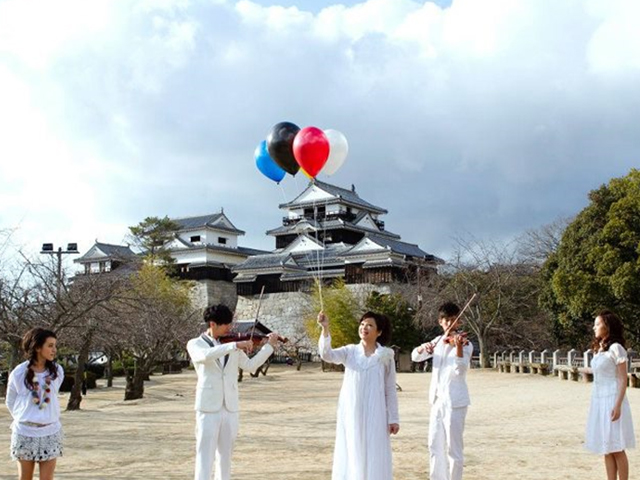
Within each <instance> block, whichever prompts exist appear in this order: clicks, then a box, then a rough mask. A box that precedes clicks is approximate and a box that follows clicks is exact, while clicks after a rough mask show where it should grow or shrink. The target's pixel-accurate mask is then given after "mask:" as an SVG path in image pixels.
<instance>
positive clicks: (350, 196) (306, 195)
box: [279, 180, 388, 214]
mask: <svg viewBox="0 0 640 480" xmlns="http://www.w3.org/2000/svg"><path fill="white" fill-rule="evenodd" d="M334 203H340V204H344V205H349V206H354V207H357V208H360V209H363V210H367V211H369V212H373V213H379V214H384V213H388V212H387V210H385V209H384V208H382V207H378V206H376V205H373V204H372V203H369V202H367V201H365V200H363V199H361V198H360V196H359V195H358V194H357V193H356V191H355V187H352V189H351V190H347V189H346V188H341V187H337V186H335V185H331V184H329V183H325V182H321V181H320V180H315V181H310V182H309V185H308V186H307V188H306V189H305V190H304V191H303V192H302V193H301V194H300V195H298V196H297V197H296V198H294V199H293V200H292V201H290V202H287V203H282V204H280V205H279V207H280V208H282V209H284V208H286V209H289V210H291V209H294V208H304V207H307V206H309V207H310V206H316V205H318V204H323V205H325V204H326V205H331V204H334Z"/></svg>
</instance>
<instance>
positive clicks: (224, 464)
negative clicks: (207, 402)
mask: <svg viewBox="0 0 640 480" xmlns="http://www.w3.org/2000/svg"><path fill="white" fill-rule="evenodd" d="M237 436H238V412H230V411H228V410H227V409H226V408H225V407H222V408H221V409H220V411H218V412H215V413H205V412H196V472H195V477H194V478H195V480H211V475H212V473H213V470H214V464H215V476H214V477H213V478H214V479H215V480H230V478H231V454H232V453H233V445H234V444H235V441H236V437H237Z"/></svg>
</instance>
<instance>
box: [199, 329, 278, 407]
mask: <svg viewBox="0 0 640 480" xmlns="http://www.w3.org/2000/svg"><path fill="white" fill-rule="evenodd" d="M187 351H188V352H189V356H190V357H191V361H192V362H193V365H194V367H195V370H196V374H197V375H198V383H197V385H196V402H195V410H197V411H200V412H209V413H211V412H217V411H219V410H220V409H221V408H222V406H223V405H224V406H225V407H226V409H227V410H229V411H230V412H237V411H238V368H242V369H243V370H247V371H249V372H251V373H254V372H255V371H256V370H257V369H258V367H259V366H260V365H262V364H263V363H264V362H266V361H267V359H268V358H269V356H270V355H271V354H272V353H273V347H272V346H271V345H269V344H266V345H264V346H263V347H262V348H261V349H260V351H259V352H258V353H257V354H256V355H255V356H253V357H252V358H249V357H248V356H247V354H246V353H244V352H243V351H242V350H238V349H236V344H235V342H231V343H224V344H222V345H216V346H213V347H212V346H210V345H209V343H207V341H206V340H205V339H204V338H202V336H200V337H197V338H192V339H191V340H189V342H188V343H187ZM225 355H229V358H228V360H227V362H226V364H225V365H224V366H223V365H222V364H224V356H225ZM218 359H221V360H222V364H221V362H219V361H218Z"/></svg>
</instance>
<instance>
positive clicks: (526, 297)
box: [413, 238, 551, 366]
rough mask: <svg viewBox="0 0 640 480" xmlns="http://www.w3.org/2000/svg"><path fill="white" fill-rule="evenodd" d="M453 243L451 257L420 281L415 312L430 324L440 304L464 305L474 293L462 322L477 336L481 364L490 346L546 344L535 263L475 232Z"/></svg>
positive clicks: (547, 334) (547, 336) (485, 362)
mask: <svg viewBox="0 0 640 480" xmlns="http://www.w3.org/2000/svg"><path fill="white" fill-rule="evenodd" d="M456 243H457V247H456V250H455V253H454V256H453V258H452V259H451V260H450V262H449V263H448V264H447V265H446V267H445V268H441V271H440V274H439V275H434V276H431V277H430V278H429V280H428V282H427V284H426V285H423V286H422V291H421V302H420V304H419V310H418V314H417V315H416V318H417V319H419V321H420V322H421V323H422V324H423V325H425V326H428V325H429V323H428V322H433V319H435V318H436V311H437V308H438V306H439V305H440V304H442V303H443V302H445V301H455V302H456V303H458V304H459V305H460V306H462V305H464V304H465V303H466V302H467V301H468V300H469V299H470V298H471V297H472V295H473V294H476V295H477V298H476V299H475V300H474V302H473V303H472V304H471V305H470V307H469V309H468V310H467V311H466V313H465V315H464V316H463V318H462V325H463V328H464V329H466V330H469V331H470V332H471V333H472V334H473V336H474V337H476V339H477V342H478V346H479V349H480V352H479V353H480V363H481V365H482V366H487V365H488V364H489V351H491V350H492V349H494V348H498V347H500V348H503V347H506V346H509V347H512V348H517V347H520V348H525V346H527V347H539V346H542V347H544V346H547V345H549V343H550V342H551V334H550V331H549V328H548V326H549V323H548V319H547V317H546V315H545V314H544V313H543V312H541V311H540V309H539V308H538V306H537V297H538V292H539V282H538V271H539V268H538V266H537V265H532V264H529V263H525V262H523V261H521V260H520V258H519V257H518V255H517V254H516V249H515V248H513V247H512V246H511V245H500V244H497V243H491V242H483V241H480V240H477V239H474V238H471V239H463V238H458V239H456ZM413 288H415V287H413ZM426 322H427V323H426Z"/></svg>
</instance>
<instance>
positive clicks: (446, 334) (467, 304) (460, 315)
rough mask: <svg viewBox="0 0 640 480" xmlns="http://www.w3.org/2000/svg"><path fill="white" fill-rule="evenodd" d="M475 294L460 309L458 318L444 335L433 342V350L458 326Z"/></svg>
mask: <svg viewBox="0 0 640 480" xmlns="http://www.w3.org/2000/svg"><path fill="white" fill-rule="evenodd" d="M476 295H477V293H474V294H473V295H472V296H471V298H470V299H469V301H468V302H467V303H466V304H465V306H464V307H462V310H460V313H459V314H458V316H457V317H456V319H455V320H454V321H453V323H452V324H451V325H449V328H447V329H446V330H445V332H444V334H442V335H441V336H440V337H438V339H437V340H436V341H435V343H434V344H433V347H434V348H435V346H436V345H438V342H439V341H440V340H441V339H443V338H446V337H448V336H449V333H450V332H451V330H453V329H454V328H456V326H457V325H458V320H460V318H462V314H463V313H464V311H465V310H466V309H467V308H469V305H471V302H473V299H474V298H476Z"/></svg>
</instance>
